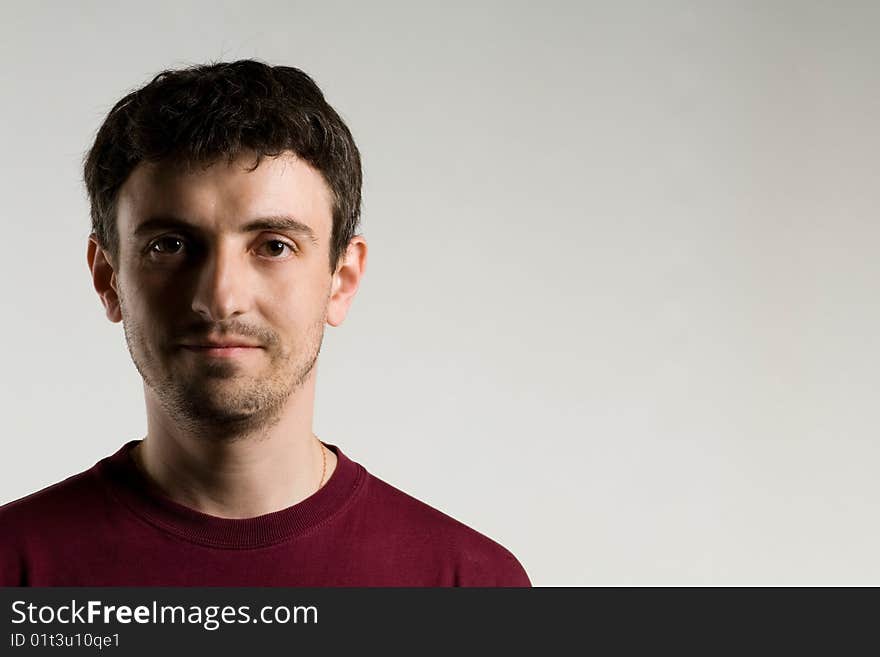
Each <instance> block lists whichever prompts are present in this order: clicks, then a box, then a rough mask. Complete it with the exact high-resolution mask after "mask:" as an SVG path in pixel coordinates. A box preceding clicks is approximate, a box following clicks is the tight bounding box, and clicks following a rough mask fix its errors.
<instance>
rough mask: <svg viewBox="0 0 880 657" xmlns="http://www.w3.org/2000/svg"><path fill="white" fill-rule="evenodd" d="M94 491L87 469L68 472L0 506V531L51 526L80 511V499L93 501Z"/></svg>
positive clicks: (90, 474)
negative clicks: (52, 481)
mask: <svg viewBox="0 0 880 657" xmlns="http://www.w3.org/2000/svg"><path fill="white" fill-rule="evenodd" d="M97 493H98V483H97V481H96V480H95V478H94V477H93V472H92V470H91V469H89V470H84V471H83V472H79V473H77V474H74V475H71V476H69V477H67V478H66V479H63V480H61V481H59V482H57V483H54V484H50V485H48V486H46V487H45V488H41V489H40V490H37V491H35V492H33V493H30V494H28V495H25V496H24V497H21V498H18V499H16V500H13V501H11V502H7V503H6V504H4V505H2V506H0V528H2V530H0V531H2V532H3V534H7V533H12V532H21V531H23V530H27V528H29V527H33V526H40V527H41V528H45V527H47V526H52V525H54V524H55V522H56V521H58V520H62V519H65V518H70V517H71V515H76V514H80V513H82V511H83V509H84V502H86V501H87V500H94V499H95V497H96V494H97ZM5 538H6V537H4V539H5Z"/></svg>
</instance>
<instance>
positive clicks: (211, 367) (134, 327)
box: [119, 295, 326, 441]
mask: <svg viewBox="0 0 880 657" xmlns="http://www.w3.org/2000/svg"><path fill="white" fill-rule="evenodd" d="M119 301H120V310H121V313H122V316H123V322H122V324H123V332H124V334H125V342H126V345H127V346H128V352H129V354H130V355H131V359H132V361H133V362H134V366H135V368H136V369H137V371H138V373H139V374H140V375H141V378H143V380H144V384H145V385H146V386H147V387H148V388H150V389H151V390H152V392H153V394H155V396H156V398H157V399H158V400H159V403H160V405H161V406H162V408H163V410H164V411H165V413H166V414H167V415H168V417H169V419H170V420H171V421H172V422H174V423H175V424H176V425H177V426H178V427H179V428H181V429H183V430H185V431H188V432H191V433H194V434H196V435H200V434H201V435H205V436H206V437H209V438H210V439H214V440H223V441H234V440H242V439H246V438H253V437H255V436H264V435H265V434H266V433H267V432H268V430H269V429H271V428H272V427H273V426H275V425H276V424H277V423H278V422H279V421H280V419H281V414H282V410H283V408H284V406H285V405H286V403H287V401H288V400H289V398H290V396H291V395H292V394H293V393H294V392H296V391H297V390H298V389H300V388H301V387H302V385H303V383H304V382H305V381H306V379H307V378H308V376H309V374H310V373H311V372H312V370H313V369H314V367H315V364H316V363H317V361H318V355H319V354H320V352H321V345H322V344H323V340H324V324H325V319H326V306H325V308H324V310H323V312H322V313H321V316H320V317H319V318H318V319H317V320H316V321H314V322H313V323H312V325H311V326H310V327H309V330H308V331H307V334H306V335H305V336H304V339H303V340H302V341H301V342H300V343H299V344H297V345H294V346H293V347H292V348H289V349H284V346H283V345H281V344H279V343H276V344H274V345H269V346H266V347H265V350H266V354H265V355H260V356H258V357H265V356H268V357H270V358H271V359H272V362H271V363H270V364H269V367H268V368H265V365H264V366H263V368H265V369H263V368H261V372H266V371H268V372H269V375H268V376H255V375H251V374H245V373H242V372H241V371H240V369H241V368H240V366H239V365H238V364H236V363H231V362H224V361H202V362H196V363H191V364H183V363H179V364H178V366H177V368H174V369H176V370H177V371H178V372H179V373H175V372H172V368H173V365H174V363H176V362H177V361H178V360H183V359H186V358H189V356H187V355H186V354H182V353H179V349H180V347H179V346H177V345H173V346H170V347H169V348H170V349H173V350H176V351H174V352H166V353H165V355H164V358H157V357H156V355H155V353H154V352H153V347H152V345H150V344H149V341H148V340H146V339H145V331H144V330H143V327H142V326H141V325H140V324H138V323H137V322H135V321H133V320H131V318H130V315H129V314H128V313H127V312H126V310H125V304H124V302H123V299H122V297H121V295H120V298H119ZM278 350H280V353H279V351H278ZM297 355H300V356H301V357H300V358H297ZM166 364H167V365H166Z"/></svg>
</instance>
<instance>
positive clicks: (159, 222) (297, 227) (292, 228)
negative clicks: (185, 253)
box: [134, 215, 318, 244]
mask: <svg viewBox="0 0 880 657" xmlns="http://www.w3.org/2000/svg"><path fill="white" fill-rule="evenodd" d="M166 228H178V229H185V230H189V231H192V232H195V233H201V232H202V229H201V228H200V227H199V226H196V225H195V224H192V223H190V222H188V221H185V220H183V219H179V218H177V217H170V216H161V217H150V218H149V219H147V220H146V221H144V222H142V223H141V224H140V225H139V226H138V227H137V228H135V230H134V236H135V237H139V236H141V235H144V234H145V233H152V232H154V231H157V230H164V229H166ZM260 230H277V231H286V232H289V233H296V234H298V235H303V236H305V237H308V238H309V239H310V240H311V241H312V243H313V244H317V243H318V238H317V236H316V235H315V232H314V231H313V230H312V229H311V227H310V226H309V225H308V224H304V223H303V222H301V221H299V220H298V219H296V218H295V217H292V216H289V215H271V216H268V217H258V218H257V219H253V220H252V221H249V222H247V223H245V224H243V225H241V226H240V227H239V229H238V232H239V233H253V232H256V231H260Z"/></svg>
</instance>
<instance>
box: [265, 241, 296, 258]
mask: <svg viewBox="0 0 880 657" xmlns="http://www.w3.org/2000/svg"><path fill="white" fill-rule="evenodd" d="M267 245H268V246H269V247H270V248H269V252H270V253H271V254H273V255H282V254H283V253H284V249H288V250H289V251H290V252H291V253H295V252H296V247H294V246H293V245H292V244H288V243H287V242H283V241H281V240H268V241H266V242H263V246H267Z"/></svg>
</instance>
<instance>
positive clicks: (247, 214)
mask: <svg viewBox="0 0 880 657" xmlns="http://www.w3.org/2000/svg"><path fill="white" fill-rule="evenodd" d="M255 161H256V160H255V157H254V156H253V155H242V156H240V157H237V158H236V159H235V160H233V161H232V162H229V161H228V160H227V159H222V160H218V161H216V162H213V163H211V164H210V165H208V166H196V167H191V168H187V167H184V166H182V165H181V164H178V163H168V162H141V163H140V164H138V165H137V167H135V169H134V170H133V171H132V172H131V175H130V176H129V177H128V179H127V180H126V181H125V183H124V184H123V185H122V187H121V189H120V190H119V198H118V202H117V217H118V222H119V231H120V235H121V236H130V235H133V234H134V232H135V231H136V230H137V228H138V226H139V225H141V224H143V223H144V222H145V221H150V220H152V219H155V218H174V219H179V220H182V221H185V222H187V223H191V224H194V225H197V226H199V227H200V228H202V229H204V230H207V231H217V232H221V231H226V230H228V231H233V230H235V229H236V228H238V227H240V226H241V225H243V224H245V223H248V222H250V221H252V220H253V219H255V218H258V217H269V216H290V217H295V218H296V219H297V220H298V221H299V222H301V223H303V224H306V225H307V226H309V227H310V228H311V229H312V231H313V232H314V234H315V235H316V236H317V237H318V238H319V239H322V240H324V239H328V238H329V235H330V228H331V226H332V220H333V219H332V207H333V206H332V194H331V192H330V189H329V187H328V186H327V184H326V182H325V180H324V177H323V176H322V175H321V173H320V172H319V171H317V170H316V169H315V168H314V167H312V166H311V165H310V164H309V163H308V162H305V161H304V160H302V159H300V158H298V157H297V156H296V155H294V154H293V153H283V154H281V155H279V156H274V157H270V156H266V157H263V158H262V159H261V161H260V164H259V166H257V168H256V169H253V170H252V171H251V170H250V169H251V168H252V167H253V165H254V163H255Z"/></svg>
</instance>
